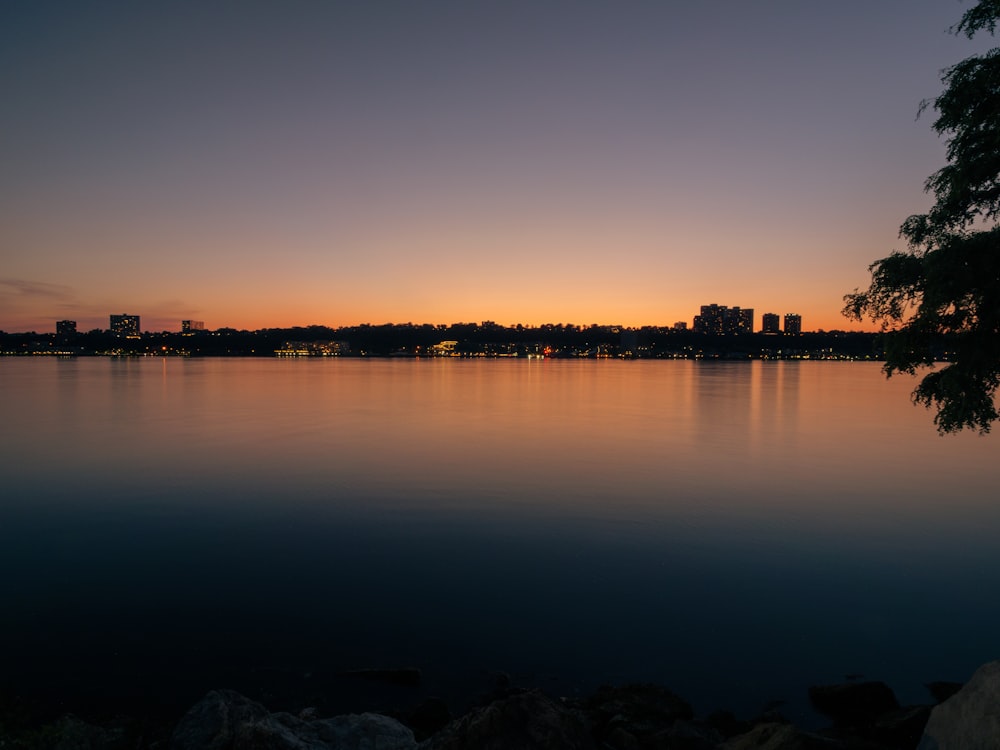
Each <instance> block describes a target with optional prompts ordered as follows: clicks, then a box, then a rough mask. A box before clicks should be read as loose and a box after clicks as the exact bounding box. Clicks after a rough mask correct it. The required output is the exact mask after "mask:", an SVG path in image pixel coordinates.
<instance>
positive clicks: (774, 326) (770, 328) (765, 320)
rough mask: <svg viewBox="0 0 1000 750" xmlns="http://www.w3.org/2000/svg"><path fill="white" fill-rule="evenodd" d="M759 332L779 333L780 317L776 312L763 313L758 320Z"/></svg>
mask: <svg viewBox="0 0 1000 750" xmlns="http://www.w3.org/2000/svg"><path fill="white" fill-rule="evenodd" d="M760 332H761V333H781V318H779V317H778V314H777V313H764V315H763V317H762V318H761V322H760Z"/></svg>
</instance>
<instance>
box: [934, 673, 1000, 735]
mask: <svg viewBox="0 0 1000 750" xmlns="http://www.w3.org/2000/svg"><path fill="white" fill-rule="evenodd" d="M996 748H1000V661H993V662H990V663H989V664H984V665H983V666H982V667H980V668H979V669H978V670H976V673H975V674H974V675H972V679H971V680H969V682H968V683H966V685H965V686H964V687H963V688H962V689H961V690H959V691H958V692H957V693H955V694H954V695H953V696H951V697H950V698H949V699H948V700H946V701H944V702H943V703H940V704H939V705H937V706H935V707H934V709H933V710H932V711H931V715H930V718H929V719H928V720H927V726H926V728H925V729H924V734H923V737H922V738H921V740H920V744H919V745H918V750H995V749H996Z"/></svg>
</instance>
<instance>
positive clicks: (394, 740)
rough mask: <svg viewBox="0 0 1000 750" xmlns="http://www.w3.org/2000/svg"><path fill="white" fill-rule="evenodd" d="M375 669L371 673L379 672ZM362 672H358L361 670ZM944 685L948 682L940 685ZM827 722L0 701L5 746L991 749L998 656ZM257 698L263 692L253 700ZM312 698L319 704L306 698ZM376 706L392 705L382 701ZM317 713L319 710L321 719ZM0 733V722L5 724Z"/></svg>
mask: <svg viewBox="0 0 1000 750" xmlns="http://www.w3.org/2000/svg"><path fill="white" fill-rule="evenodd" d="M381 677H382V676H381V675H379V677H378V679H380V680H381ZM366 679H367V675H366ZM949 691H950V687H949ZM809 695H810V698H811V700H812V703H813V705H814V706H815V707H816V708H817V710H819V711H821V712H822V713H824V714H825V715H827V716H828V717H829V718H830V719H831V721H832V724H831V726H830V727H828V728H827V729H825V730H822V731H806V730H803V729H802V728H800V727H796V726H794V725H792V724H791V723H789V722H788V721H787V720H785V719H783V718H782V717H781V716H780V715H779V714H777V713H776V712H775V711H770V712H767V713H765V714H764V715H762V716H760V717H759V718H757V719H755V720H742V719H741V720H738V719H737V718H736V717H735V716H733V715H732V714H728V713H725V712H716V713H714V714H709V715H708V716H706V717H704V718H698V717H696V716H695V714H694V711H693V710H692V708H691V706H690V704H688V703H687V702H686V701H685V700H684V699H682V698H681V697H679V696H678V695H676V694H675V693H673V692H671V691H670V690H667V689H666V688H664V687H661V686H658V685H650V684H641V685H624V686H616V687H602V688H600V689H599V690H597V691H596V692H595V693H594V694H593V695H591V696H589V697H586V698H576V699H565V698H563V699H555V698H552V697H551V696H549V695H546V694H545V693H543V692H542V691H540V690H529V689H519V688H514V687H511V686H510V685H509V680H507V681H504V682H503V684H501V683H497V685H496V687H495V690H494V692H493V694H492V695H491V696H490V697H489V698H484V699H483V703H482V704H480V705H478V706H477V707H476V708H473V709H472V710H470V711H468V712H467V713H466V714H465V715H463V716H460V717H458V718H452V715H451V713H450V711H449V707H448V705H447V703H445V701H443V700H442V699H440V698H424V699H423V700H422V701H421V702H420V703H417V704H415V705H412V704H411V708H409V709H399V708H395V709H391V710H390V712H391V713H392V714H393V716H392V717H390V716H386V715H383V714H380V713H352V714H345V715H339V716H333V717H332V718H331V717H329V713H332V712H333V711H335V710H336V709H333V710H330V711H325V710H324V709H323V708H321V707H320V708H317V707H313V708H303V707H301V705H300V704H298V703H289V702H287V701H286V702H283V703H281V704H280V705H281V706H282V707H284V708H286V709H289V711H273V712H272V711H270V710H268V709H267V708H266V707H265V706H264V705H263V704H261V703H258V702H256V701H254V700H251V699H249V698H247V697H245V696H244V695H242V694H240V693H238V692H236V691H232V690H213V691H211V692H209V693H208V694H207V695H206V696H205V697H204V698H203V699H202V700H201V701H199V702H198V703H197V704H195V705H194V706H193V707H191V708H190V709H189V710H188V711H187V712H186V713H185V714H184V716H183V717H182V718H181V719H180V720H179V721H176V720H174V719H171V721H170V722H169V724H166V725H162V724H148V723H143V722H144V720H143V719H141V718H140V719H136V718H132V719H129V718H128V717H119V718H116V719H115V720H113V721H111V722H105V723H103V724H100V725H97V724H88V723H87V722H86V721H84V720H81V719H78V718H75V717H71V716H64V717H63V718H61V719H59V720H58V721H54V722H52V723H49V724H44V725H42V726H40V727H39V726H37V725H35V726H34V727H30V726H24V728H17V729H15V731H13V732H11V731H6V732H5V730H4V724H5V722H9V721H10V719H11V718H12V717H15V715H16V714H15V713H12V712H11V711H10V710H8V709H9V707H8V709H4V707H3V706H2V705H0V748H4V749H5V750H36V748H37V749H39V750H472V749H473V748H475V749H476V750H501V749H506V748H519V749H522V750H543V749H545V750H549V749H552V750H647V749H648V750H653V748H656V749H657V750H913V749H914V748H917V747H918V745H919V750H955V749H956V748H963V750H964V749H968V750H978V749H979V748H1000V662H993V663H991V664H987V665H986V666H984V667H983V668H981V669H980V670H979V671H978V672H976V674H975V676H974V677H973V678H972V680H971V681H970V682H969V683H968V684H967V685H965V686H964V687H963V688H962V689H961V690H958V691H957V692H955V693H954V695H952V696H951V697H950V698H948V699H947V700H946V701H944V702H942V703H940V704H939V705H938V706H937V707H935V708H934V709H933V712H932V710H931V707H930V706H907V707H900V706H899V705H898V702H897V701H896V697H895V695H894V694H893V693H892V691H891V690H890V689H889V688H888V686H886V685H884V684H883V683H874V682H850V683H846V684H842V685H823V686H815V687H813V688H811V689H810V691H809ZM265 700H266V699H265ZM306 705H311V706H321V705H322V704H313V703H310V704H306ZM384 705H399V704H393V703H391V702H389V701H387V702H386V703H385V704H384ZM322 715H325V716H326V717H327V718H321V716H322ZM7 728H8V730H9V729H11V724H10V723H8V724H7Z"/></svg>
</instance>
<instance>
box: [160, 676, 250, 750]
mask: <svg viewBox="0 0 1000 750" xmlns="http://www.w3.org/2000/svg"><path fill="white" fill-rule="evenodd" d="M265 716H267V709H266V708H264V707H263V706H262V705H260V704H259V703H254V702H253V701H252V700H250V699H249V698H245V697H243V696H242V695H240V694H239V693H237V692H235V691H233V690H212V691H211V692H209V693H208V695H206V696H205V697H204V698H202V699H201V700H200V701H198V703H196V704H195V705H194V706H193V707H191V709H189V710H188V712H187V713H186V714H184V716H183V717H182V718H181V720H180V722H179V723H178V724H177V726H176V727H175V728H174V733H173V736H172V737H171V739H170V748H171V750H229V748H231V747H232V744H233V739H234V737H235V736H236V733H237V732H238V731H239V728H240V727H241V726H243V725H245V724H248V723H253V722H255V721H259V720H260V719H263V718H264V717H265Z"/></svg>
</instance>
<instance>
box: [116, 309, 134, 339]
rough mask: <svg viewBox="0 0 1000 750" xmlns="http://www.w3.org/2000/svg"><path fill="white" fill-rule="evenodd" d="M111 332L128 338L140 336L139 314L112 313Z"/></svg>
mask: <svg viewBox="0 0 1000 750" xmlns="http://www.w3.org/2000/svg"><path fill="white" fill-rule="evenodd" d="M111 333H113V334H114V335H115V336H122V337H124V338H128V339H137V338H139V316H138V315H126V314H125V313H122V314H121V315H112V316H111Z"/></svg>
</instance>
